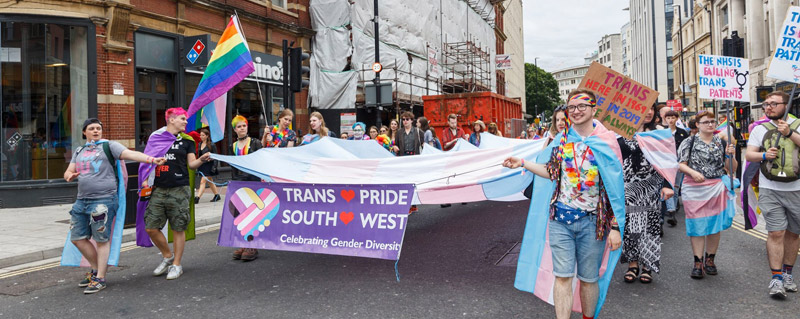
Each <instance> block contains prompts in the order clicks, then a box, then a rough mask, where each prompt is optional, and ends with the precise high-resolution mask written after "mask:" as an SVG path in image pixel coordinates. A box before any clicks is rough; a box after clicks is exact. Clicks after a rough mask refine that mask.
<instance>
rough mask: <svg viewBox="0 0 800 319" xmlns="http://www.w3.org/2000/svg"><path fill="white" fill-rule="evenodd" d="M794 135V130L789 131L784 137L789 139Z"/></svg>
mask: <svg viewBox="0 0 800 319" xmlns="http://www.w3.org/2000/svg"><path fill="white" fill-rule="evenodd" d="M792 134H794V130H789V134H787V135H785V136H784V137H785V138H789V137H791V136H792Z"/></svg>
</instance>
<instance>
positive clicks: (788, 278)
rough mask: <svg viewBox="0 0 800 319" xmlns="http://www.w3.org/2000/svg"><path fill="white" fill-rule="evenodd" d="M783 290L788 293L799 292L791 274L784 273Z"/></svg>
mask: <svg viewBox="0 0 800 319" xmlns="http://www.w3.org/2000/svg"><path fill="white" fill-rule="evenodd" d="M783 288H784V289H786V291H788V292H797V284H796V283H794V279H792V275H791V274H787V273H783Z"/></svg>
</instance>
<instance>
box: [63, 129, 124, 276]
mask: <svg viewBox="0 0 800 319" xmlns="http://www.w3.org/2000/svg"><path fill="white" fill-rule="evenodd" d="M101 143H108V140H100V141H98V142H97V144H101ZM114 165H116V166H117V214H116V216H114V220H113V221H112V222H111V225H112V226H111V227H112V228H111V234H110V236H109V237H110V238H111V251H110V252H109V255H108V264H109V265H111V266H117V265H118V264H119V251H120V248H121V247H122V226H124V224H125V208H126V207H127V205H125V190H126V189H127V185H128V170H127V169H126V167H125V163H124V162H123V161H122V160H120V159H117V160H115V161H114ZM78 178H80V177H78ZM118 221H121V222H119V223H118ZM90 241H91V243H92V245H94V246H95V247H97V243H96V242H95V241H94V239H90ZM61 266H74V267H78V266H80V267H89V266H90V264H89V261H88V260H86V258H84V257H83V255H82V254H81V252H80V251H79V250H78V247H75V245H74V244H73V243H72V240H71V239H70V232H67V242H66V243H64V250H63V251H62V252H61Z"/></svg>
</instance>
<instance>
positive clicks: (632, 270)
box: [622, 267, 639, 283]
mask: <svg viewBox="0 0 800 319" xmlns="http://www.w3.org/2000/svg"><path fill="white" fill-rule="evenodd" d="M638 276H639V267H629V268H628V271H626V272H625V275H624V276H623V277H622V279H623V280H625V282H627V283H632V282H634V281H636V277H638Z"/></svg>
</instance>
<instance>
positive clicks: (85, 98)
mask: <svg viewBox="0 0 800 319" xmlns="http://www.w3.org/2000/svg"><path fill="white" fill-rule="evenodd" d="M54 20H58V19H47V20H46V21H48V22H45V21H44V20H43V21H37V20H36V19H35V18H33V17H31V18H30V19H12V18H9V17H2V16H0V79H1V82H0V92H1V93H0V111H1V112H2V122H0V126H1V127H0V142H1V143H2V152H1V153H0V155H1V156H0V168H2V169H0V182H9V181H26V180H44V179H60V178H62V177H63V174H64V171H65V170H66V168H67V166H69V161H70V159H71V156H72V150H73V149H74V148H75V147H76V146H80V145H82V144H83V143H84V141H83V139H82V135H81V125H82V124H83V121H84V120H85V119H86V118H88V117H89V115H90V114H93V113H90V107H89V106H90V104H91V102H93V101H95V100H94V99H92V98H90V96H91V95H90V94H92V93H93V94H95V95H96V89H90V83H95V81H94V80H92V79H89V71H90V70H94V68H95V60H94V54H93V52H89V51H88V48H89V47H90V45H91V46H94V39H93V38H94V29H93V27H91V22H89V21H86V22H85V23H84V24H83V25H81V23H76V25H70V24H68V23H50V22H49V21H54ZM93 111H94V112H96V109H94V110H93Z"/></svg>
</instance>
